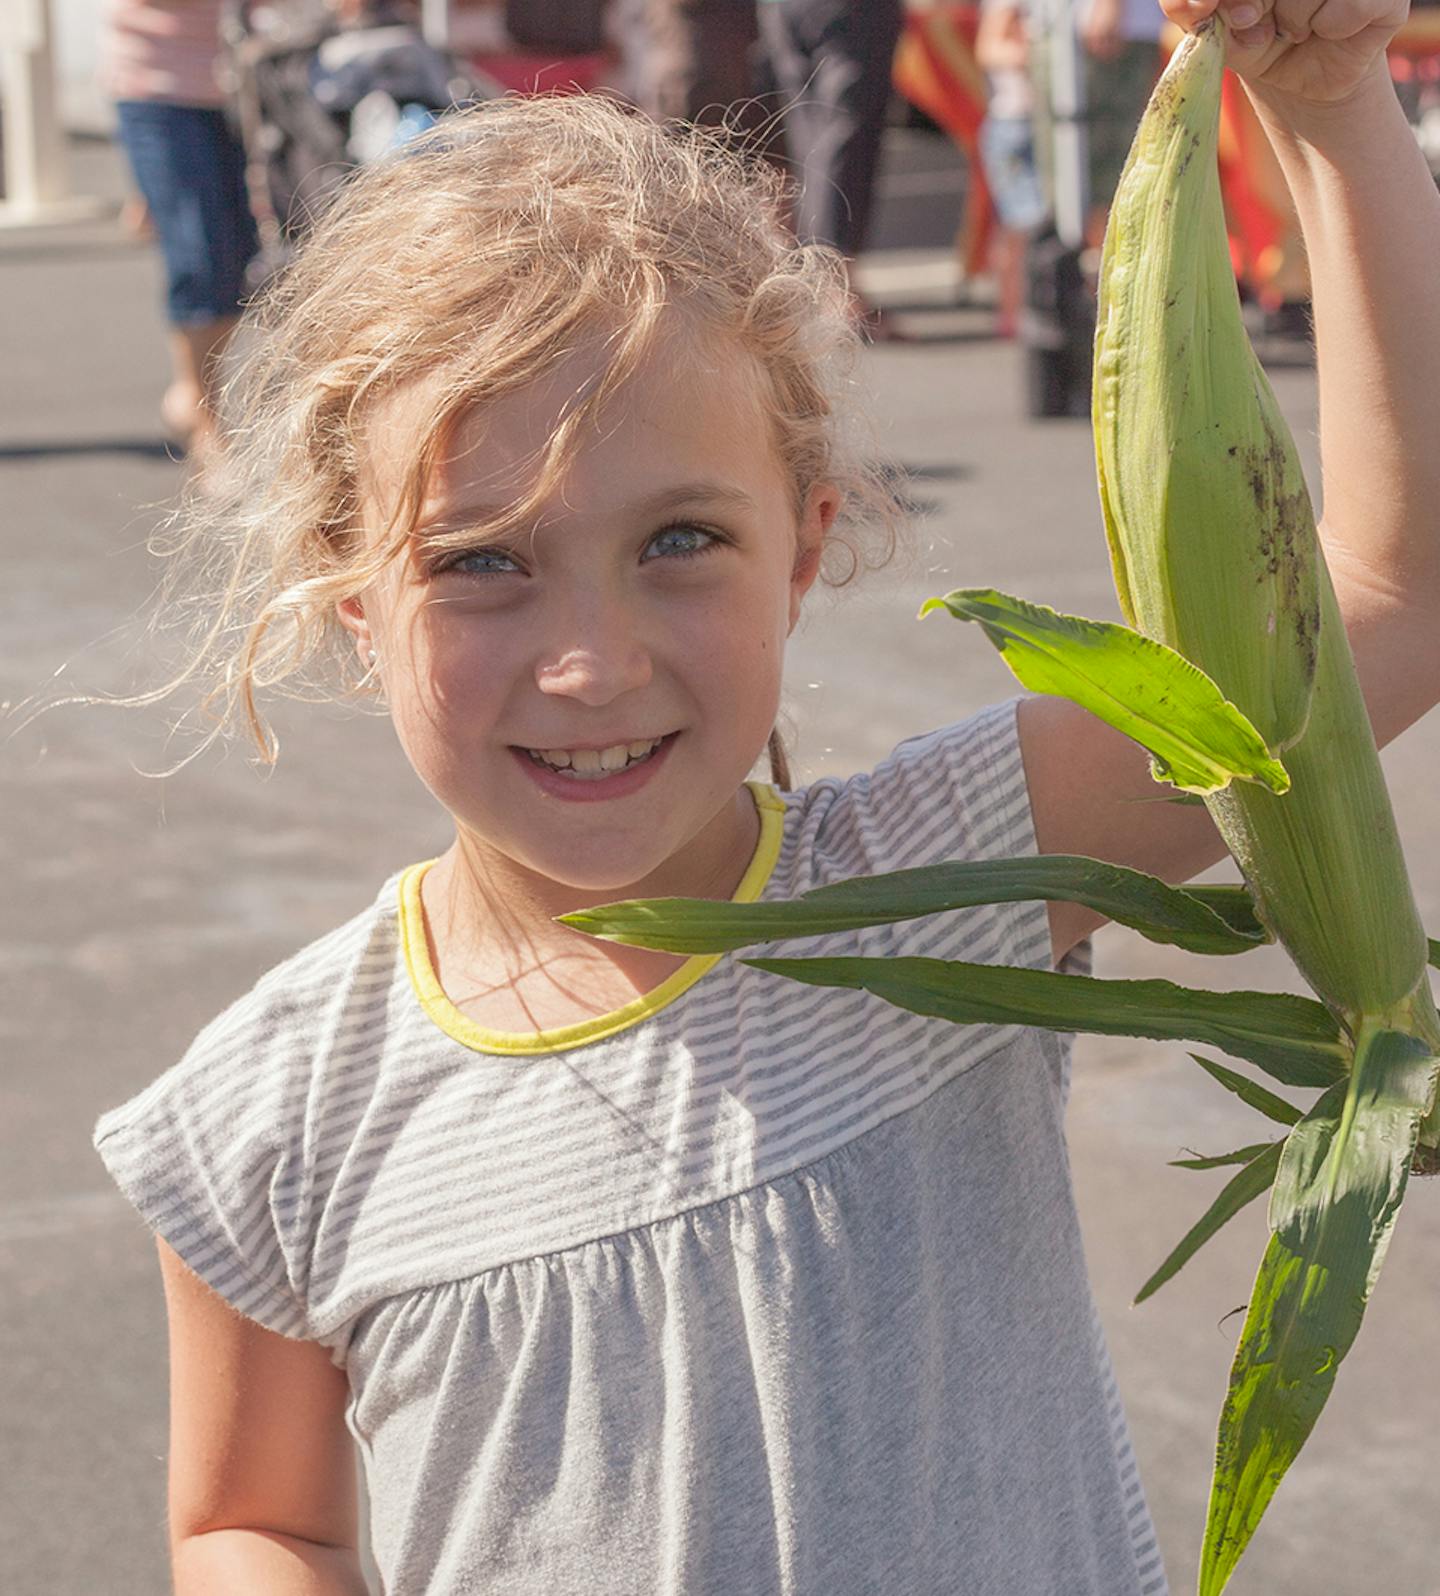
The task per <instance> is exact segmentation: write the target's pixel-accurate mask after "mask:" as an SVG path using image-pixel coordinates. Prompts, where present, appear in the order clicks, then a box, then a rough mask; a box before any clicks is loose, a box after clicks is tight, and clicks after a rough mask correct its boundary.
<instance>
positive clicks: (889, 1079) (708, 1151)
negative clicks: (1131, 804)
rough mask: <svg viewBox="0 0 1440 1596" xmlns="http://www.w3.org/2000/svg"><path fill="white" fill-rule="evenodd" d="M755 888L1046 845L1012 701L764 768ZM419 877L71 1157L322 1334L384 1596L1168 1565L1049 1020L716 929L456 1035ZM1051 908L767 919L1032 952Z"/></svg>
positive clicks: (860, 942) (279, 1311) (836, 1589)
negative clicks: (855, 982)
mask: <svg viewBox="0 0 1440 1596" xmlns="http://www.w3.org/2000/svg"><path fill="white" fill-rule="evenodd" d="M755 791H756V799H757V804H758V805H759V807H760V811H761V816H762V837H761V843H760V846H759V848H758V850H757V854H756V858H755V860H754V862H753V863H752V866H751V869H750V872H749V874H748V875H747V877H746V881H745V883H744V885H743V886H742V888H741V893H740V894H739V895H741V896H747V897H756V896H763V897H766V898H772V897H785V896H788V895H791V894H793V893H796V892H800V891H804V890H805V889H807V888H809V887H813V886H817V885H821V884H824V883H826V882H829V881H835V880H839V879H841V878H843V877H846V876H850V875H855V874H859V873H863V872H873V871H880V870H890V869H898V868H903V867H908V866H914V865H920V864H924V863H927V862H930V861H934V860H940V859H958V858H979V857H987V856H1002V855H1007V854H1025V853H1031V852H1033V851H1034V835H1033V831H1032V827H1031V820H1030V812H1029V804H1028V800H1027V796H1026V791H1025V784H1024V778H1023V772H1022V769H1021V763H1020V753H1019V746H1018V743H1017V739H1016V729H1015V712H1014V704H1013V703H1012V704H1007V705H1002V706H1000V707H998V708H996V709H993V710H990V711H987V712H986V713H984V714H982V715H980V716H978V717H976V718H974V719H972V720H969V721H966V722H965V723H964V724H962V725H959V726H956V727H952V728H950V729H948V730H945V731H942V732H937V733H935V734H933V735H931V736H928V737H923V738H919V739H916V740H914V741H911V742H907V743H904V744H902V745H901V746H900V747H899V748H898V749H897V750H896V751H895V753H894V754H892V755H891V756H890V757H889V758H888V759H887V760H886V761H884V762H883V763H882V764H881V765H880V766H879V767H878V768H877V769H875V770H874V771H872V772H870V773H868V774H866V775H861V776H856V777H853V778H850V779H848V780H830V779H826V780H822V781H817V782H816V783H814V784H813V785H812V786H810V787H808V788H806V789H805V790H804V791H801V792H797V793H789V794H782V795H776V794H774V793H773V792H771V791H770V790H769V789H767V788H761V787H757V788H756V789H755ZM418 875H419V871H418V870H413V871H411V872H408V873H407V875H406V876H405V877H404V878H402V879H401V880H399V881H396V882H390V883H387V885H386V887H385V889H384V891H383V892H382V893H381V895H380V897H379V899H378V900H377V902H376V903H375V904H374V906H373V907H372V908H371V909H369V910H368V911H366V912H365V913H364V914H362V915H360V916H359V917H357V918H356V919H355V920H353V921H351V922H350V923H349V924H348V925H345V926H342V927H341V928H340V929H339V930H338V931H335V932H333V933H332V934H330V935H329V936H327V937H324V938H322V939H321V940H320V941H319V942H317V943H315V944H313V945H312V946H311V947H309V948H307V949H305V950H304V951H303V952H301V953H299V954H297V955H296V956H295V957H294V958H293V959H290V960H288V961H287V962H286V963H284V964H282V965H281V966H279V967H278V968H277V969H275V970H273V971H271V972H270V974H268V975H267V976H265V977H264V978H263V979H262V980H261V981H260V982H259V984H258V985H257V986H256V987H255V989H254V990H253V991H252V992H251V993H249V994H248V995H247V996H246V997H244V998H242V999H241V1000H240V1001H239V1002H238V1003H237V1004H235V1005H234V1007H232V1008H231V1009H230V1010H228V1011H227V1012H226V1013H225V1014H224V1015H222V1016H221V1017H220V1018H219V1019H218V1020H216V1021H215V1022H214V1023H213V1024H212V1025H211V1026H209V1027H208V1028H207V1029H206V1030H205V1031H204V1032H203V1033H202V1034H201V1036H200V1037H199V1038H198V1040H197V1041H196V1042H195V1044H194V1046H193V1047H192V1048H191V1050H190V1051H189V1052H188V1053H187V1055H186V1056H185V1058H184V1059H183V1060H182V1061H181V1062H180V1063H179V1064H178V1065H176V1066H175V1067H174V1068H173V1069H171V1070H170V1071H169V1072H168V1073H167V1074H165V1075H163V1076H162V1077H161V1078H160V1079H159V1080H157V1081H156V1082H155V1083H154V1084H153V1085H152V1086H150V1087H149V1088H148V1089H147V1090H145V1091H144V1092H142V1093H141V1094H140V1095H139V1096H137V1097H136V1098H134V1099H132V1100H131V1101H130V1102H129V1103H127V1104H125V1105H124V1106H123V1107H121V1108H118V1109H115V1110H113V1111H112V1112H110V1113H108V1114H106V1115H105V1116H104V1117H103V1118H102V1119H101V1120H100V1123H99V1125H98V1126H97V1129H96V1137H95V1140H96V1145H97V1147H98V1149H99V1151H100V1154H101V1156H102V1158H103V1159H104V1160H105V1163H106V1164H107V1166H108V1167H109V1169H110V1171H111V1173H112V1174H113V1176H114V1178H115V1179H116V1181H117V1182H118V1183H119V1185H120V1186H121V1188H122V1189H123V1190H124V1191H125V1193H126V1194H127V1196H128V1197H129V1198H130V1200H131V1201H132V1202H133V1203H134V1204H135V1205H136V1207H137V1208H138V1209H139V1210H140V1212H141V1214H142V1215H143V1216H144V1218H145V1219H146V1221H147V1222H148V1223H149V1224H150V1225H151V1226H152V1227H153V1228H154V1229H155V1230H157V1231H158V1232H159V1233H160V1234H161V1235H163V1236H164V1237H165V1239H166V1240H167V1241H168V1242H169V1243H170V1245H171V1246H172V1247H174V1248H175V1250H176V1251H177V1252H178V1253H179V1254H180V1256H181V1257H182V1258H184V1259H185V1261H186V1262H187V1263H188V1264H189V1265H190V1267H191V1268H192V1269H194V1270H195V1271H196V1272H197V1273H198V1274H199V1275H200V1276H201V1277H202V1278H204V1279H205V1280H206V1281H208V1282H209V1283H210V1285H211V1286H213V1287H214V1288H215V1289H216V1290H217V1291H219V1292H220V1293H221V1294H222V1295H223V1296H225V1297H226V1298H227V1299H228V1300H229V1301H230V1302H231V1303H233V1304H234V1305H235V1307H236V1308H238V1309H239V1310H240V1311H241V1312H243V1313H245V1314H248V1315H250V1316H251V1317H253V1318H254V1319H256V1320H258V1321H259V1322H260V1323H261V1324H263V1325H267V1326H269V1327H270V1328H271V1329H273V1330H276V1331H278V1332H280V1333H281V1334H283V1335H288V1336H299V1337H305V1338H309V1339H312V1340H315V1341H319V1342H321V1343H323V1344H324V1345H325V1346H327V1347H329V1348H330V1349H331V1352H332V1356H333V1358H334V1360H335V1362H336V1363H337V1364H339V1365H340V1366H342V1367H343V1368H344V1369H345V1370H346V1372H347V1374H348V1377H349V1381H350V1387H351V1392H352V1397H351V1402H350V1405H349V1410H348V1423H349V1425H350V1428H351V1430H352V1432H353V1434H354V1436H355V1438H356V1440H357V1442H358V1444H359V1446H360V1448H361V1451H362V1454H363V1457H364V1461H365V1466H366V1472H367V1476H368V1480H369V1488H370V1493H371V1518H372V1536H373V1550H374V1554H375V1560H376V1563H377V1566H378V1567H379V1569H380V1570H381V1573H382V1576H383V1580H384V1590H385V1591H386V1592H387V1593H389V1596H422V1593H423V1596H461V1593H472V1592H474V1593H479V1592H496V1593H503V1596H682V1593H683V1596H938V1593H955V1596H1157V1593H1160V1592H1163V1591H1164V1589H1165V1579H1164V1574H1163V1572H1162V1570H1161V1565H1160V1557H1159V1553H1158V1550H1157V1548H1156V1544H1155V1537H1154V1533H1153V1530H1152V1528H1151V1525H1150V1521H1149V1517H1148V1514H1147V1511H1146V1507H1145V1502H1144V1497H1143V1495H1142V1493H1141V1489H1140V1484H1139V1481H1138V1479H1137V1477H1136V1469H1135V1461H1134V1457H1133V1454H1132V1452H1131V1449H1130V1444H1129V1441H1128V1439H1127V1437H1126V1432H1125V1424H1124V1419H1123V1416H1122V1414H1121V1409H1120V1403H1119V1400H1118V1397H1117V1395H1116V1391H1115V1384H1114V1380H1113V1377H1112V1375H1111V1372H1110V1366H1109V1361H1108V1358H1107V1355H1106V1352H1105V1348H1104V1345H1103V1341H1102V1338H1101V1334H1100V1330H1099V1326H1098V1322H1097V1319H1096V1315H1095V1311H1094V1307H1093V1304H1092V1301H1091V1296H1090V1290H1089V1286H1088V1283H1087V1280H1086V1274H1085V1268H1084V1261H1083V1257H1082V1253H1081V1244H1080V1236H1079V1231H1078V1228H1077V1224H1076V1217H1075V1211H1074V1206H1073V1202H1072V1197H1071V1191H1070V1181H1069V1174H1068V1167H1067V1160H1066V1152H1065V1143H1064V1136H1063V1128H1062V1118H1063V1105H1064V1098H1065V1092H1066V1080H1067V1068H1068V1050H1067V1047H1066V1045H1065V1042H1064V1041H1063V1040H1062V1039H1058V1038H1055V1037H1053V1036H1050V1035H1048V1034H1046V1033H1042V1032H1036V1031H1030V1030H1026V1029H1023V1028H1020V1027H1016V1026H971V1027H956V1026H951V1025H948V1024H945V1023H943V1022H941V1021H938V1020H928V1019H923V1018H920V1017H918V1016H915V1015H909V1014H905V1013H902V1012H900V1011H898V1010H896V1009H893V1008H890V1007H889V1006H888V1005H886V1004H884V1003H882V1002H880V1001H879V1000H878V999H875V998H873V997H871V996H869V995H867V994H864V993H857V992H848V991H840V990H818V989H814V988H808V987H803V986H800V985H797V984H794V983H791V982H787V981H783V980H780V979H778V978H776V977H774V976H770V975H766V974H762V973H761V972H759V971H756V970H753V969H749V968H746V967H745V966H743V965H742V964H740V963H739V962H738V961H737V960H735V959H731V958H726V959H721V960H716V959H696V960H692V961H690V962H689V963H688V964H687V965H686V966H685V967H684V968H683V969H682V970H681V971H679V972H678V974H677V975H676V976H673V977H672V978H671V979H670V980H669V981H667V982H666V983H665V986H664V987H662V988H661V989H659V991H658V992H656V993H652V994H649V996H648V997H647V998H646V999H644V1000H641V1001H639V1002H637V1003H635V1004H632V1005H630V1006H629V1007H628V1008H627V1009H624V1010H621V1011H619V1012H618V1013H617V1014H616V1015H612V1016H607V1017H605V1018H604V1019H602V1020H598V1021H595V1022H592V1023H589V1024H586V1025H580V1026H572V1027H569V1028H567V1029H566V1030H564V1031H556V1032H549V1033H544V1034H543V1035H542V1036H539V1037H534V1036H532V1037H523V1036H510V1037H506V1036H501V1035H497V1034H495V1033H490V1032H485V1031H482V1030H480V1029H479V1028H478V1027H476V1026H475V1025H474V1024H473V1023H471V1022H470V1021H468V1020H466V1019H465V1017H464V1016H463V1015H461V1014H460V1013H459V1012H458V1011H457V1010H455V1009H454V1008H452V1007H451V1006H450V1004H449V1002H448V1000H447V999H446V998H445V996H444V994H443V992H441V991H440V989H439V986H438V983H436V981H435V979H434V973H433V970H432V969H431V967H430V962H429V958H428V955H427V953H426V952H425V941H424V936H423V930H422V928H421V926H420V925H419V923H418V922H417V919H416V915H417V914H418V901H419V900H418V890H417V883H418ZM1048 949H1049V943H1048V934H1047V926H1046V915H1045V910H1044V907H1043V905H1041V904H1038V903H1028V904H1008V905H1002V906H999V907H995V908H987V909H980V910H974V911H968V912H965V913H959V914H949V915H942V916H935V917H932V918H929V919H925V920H920V921H915V922H911V923H909V924H905V925H896V926H887V927H880V928H876V929H874V930H870V931H864V932H859V933H847V934H845V935H841V936H832V937H827V938H816V939H814V940H813V941H810V942H806V943H799V944H792V945H790V947H789V948H787V950H786V951H794V952H797V953H819V952H842V951H843V952H850V953H856V952H859V953H887V952H894V953H905V954H920V955H928V956H932V957H940V958H958V959H978V960H985V961H990V962H1002V963H1009V964H1020V965H1030V966H1034V967H1043V966H1045V965H1047V963H1048Z"/></svg>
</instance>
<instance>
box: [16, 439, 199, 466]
mask: <svg viewBox="0 0 1440 1596" xmlns="http://www.w3.org/2000/svg"><path fill="white" fill-rule="evenodd" d="M91 454H129V455H136V456H138V457H139V458H140V459H142V460H172V461H174V462H176V463H177V464H178V463H179V462H180V461H181V460H182V459H183V458H184V451H183V450H181V449H180V448H179V446H178V445H176V444H171V443H166V442H165V440H164V439H163V438H40V439H37V440H36V441H35V442H34V443H0V462H3V461H6V460H53V459H57V458H60V457H63V456H65V455H91Z"/></svg>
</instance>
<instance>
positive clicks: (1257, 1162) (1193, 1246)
mask: <svg viewBox="0 0 1440 1596" xmlns="http://www.w3.org/2000/svg"><path fill="white" fill-rule="evenodd" d="M1284 1145H1285V1144H1284V1142H1269V1143H1267V1144H1266V1145H1265V1146H1264V1147H1263V1148H1262V1149H1260V1150H1259V1151H1258V1152H1257V1153H1256V1154H1255V1156H1254V1157H1253V1158H1251V1159H1250V1160H1249V1161H1248V1162H1247V1163H1246V1165H1245V1167H1244V1168H1243V1169H1242V1170H1241V1171H1240V1173H1239V1174H1238V1175H1236V1176H1234V1177H1233V1178H1232V1179H1230V1180H1228V1181H1226V1183H1225V1185H1224V1187H1223V1188H1222V1189H1221V1192H1220V1195H1219V1196H1218V1197H1217V1198H1216V1199H1215V1201H1214V1202H1213V1203H1211V1204H1210V1206H1209V1207H1208V1208H1207V1209H1206V1210H1205V1212H1204V1213H1203V1214H1201V1216H1200V1217H1199V1219H1197V1220H1196V1221H1195V1223H1194V1224H1193V1225H1191V1227H1190V1228H1189V1230H1187V1231H1186V1232H1185V1234H1184V1235H1183V1236H1182V1237H1181V1238H1180V1241H1179V1244H1178V1245H1177V1246H1176V1248H1175V1250H1174V1251H1173V1252H1172V1253H1171V1254H1170V1256H1169V1257H1168V1258H1167V1259H1166V1260H1165V1262H1164V1263H1162V1264H1161V1265H1160V1267H1159V1268H1158V1269H1157V1270H1156V1271H1155V1273H1154V1274H1153V1275H1151V1276H1150V1278H1149V1279H1148V1280H1147V1281H1146V1282H1145V1284H1144V1285H1143V1286H1141V1288H1140V1289H1139V1291H1137V1292H1136V1293H1135V1303H1134V1306H1135V1307H1139V1305H1140V1304H1141V1303H1142V1302H1144V1301H1145V1299H1146V1298H1147V1297H1153V1296H1154V1295H1155V1293H1156V1292H1157V1291H1158V1290H1159V1289H1160V1287H1161V1286H1163V1285H1164V1284H1165V1282H1166V1281H1167V1280H1169V1279H1170V1278H1171V1277H1172V1276H1173V1275H1176V1274H1178V1273H1179V1272H1180V1270H1181V1269H1183V1268H1184V1266H1185V1265H1186V1264H1187V1263H1189V1262H1190V1260H1191V1259H1192V1258H1193V1257H1194V1256H1195V1254H1196V1253H1197V1252H1199V1250H1200V1249H1201V1247H1203V1246H1204V1245H1205V1243H1206V1242H1207V1241H1209V1239H1210V1238H1211V1236H1213V1235H1214V1234H1215V1232H1216V1231H1217V1230H1219V1229H1220V1227H1221V1226H1222V1225H1223V1224H1224V1223H1225V1222H1226V1220H1229V1219H1233V1218H1234V1217H1235V1215H1236V1214H1238V1213H1239V1212H1240V1210H1241V1209H1242V1208H1244V1207H1246V1206H1247V1205H1248V1204H1250V1203H1252V1202H1254V1201H1255V1199H1256V1198H1257V1197H1259V1196H1260V1195H1261V1193H1262V1192H1266V1191H1268V1190H1269V1189H1270V1187H1271V1185H1272V1184H1273V1183H1274V1180H1275V1171H1276V1170H1277V1169H1278V1168H1279V1167H1280V1152H1281V1149H1282V1148H1283V1147H1284ZM1230 1156H1231V1157H1232V1158H1233V1157H1234V1154H1231V1155H1230ZM1192 1167H1196V1168H1198V1167H1199V1166H1198V1165H1195V1166H1192Z"/></svg>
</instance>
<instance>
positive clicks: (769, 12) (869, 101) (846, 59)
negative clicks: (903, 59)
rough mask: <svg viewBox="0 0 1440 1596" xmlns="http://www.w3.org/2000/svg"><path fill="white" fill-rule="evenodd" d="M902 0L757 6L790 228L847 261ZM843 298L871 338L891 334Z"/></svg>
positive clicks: (866, 194)
mask: <svg viewBox="0 0 1440 1596" xmlns="http://www.w3.org/2000/svg"><path fill="white" fill-rule="evenodd" d="M903 20H904V6H903V4H902V0H760V4H759V21H760V43H761V48H762V51H763V53H764V57H765V65H766V68H767V69H768V72H769V75H770V78H771V80H772V82H773V84H774V88H775V90H776V92H777V93H778V95H779V103H780V106H781V111H780V117H781V124H782V127H783V132H784V140H785V149H786V153H787V157H788V161H789V166H790V170H791V172H792V174H793V175H794V177H795V179H796V181H797V183H798V185H799V188H798V194H797V200H796V212H795V218H794V220H795V230H796V232H797V233H798V234H799V235H800V237H801V238H802V239H803V240H804V241H805V242H807V243H821V244H830V245H832V246H833V247H834V248H835V249H837V250H838V251H839V252H840V253H841V254H842V255H843V256H844V257H845V258H846V260H847V261H849V260H853V259H854V258H855V256H856V255H858V254H859V252H860V250H861V249H862V248H863V247H864V244H865V235H866V231H867V228H868V226H869V222H870V210H871V201H872V196H873V194H874V187H875V172H876V168H877V166H878V164H879V160H880V150H881V143H882V140H883V136H884V131H885V109H886V106H887V105H888V104H889V101H890V71H891V63H892V62H893V60H894V57H895V45H896V42H897V40H898V39H899V37H900V28H901V24H902V22H903ZM852 292H853V295H854V306H855V314H856V317H857V319H858V320H860V321H861V323H862V324H863V326H864V328H865V331H866V332H867V333H868V334H869V335H870V336H871V337H874V338H892V337H896V336H898V334H897V333H896V331H895V328H894V327H893V325H892V324H891V323H890V322H888V321H887V320H886V318H885V316H884V315H883V314H882V313H881V312H880V311H879V310H878V309H875V308H873V307H871V306H870V305H868V304H866V302H865V300H864V299H863V297H862V296H861V295H860V294H859V293H858V292H854V291H853V290H852Z"/></svg>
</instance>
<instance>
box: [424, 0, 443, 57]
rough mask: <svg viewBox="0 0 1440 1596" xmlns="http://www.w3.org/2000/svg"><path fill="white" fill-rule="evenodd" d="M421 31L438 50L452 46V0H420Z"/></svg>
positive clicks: (428, 42)
mask: <svg viewBox="0 0 1440 1596" xmlns="http://www.w3.org/2000/svg"><path fill="white" fill-rule="evenodd" d="M420 32H421V34H422V35H423V36H424V39H425V42H426V44H430V45H433V46H434V47H435V48H436V49H437V50H448V49H449V48H450V0H420Z"/></svg>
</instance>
